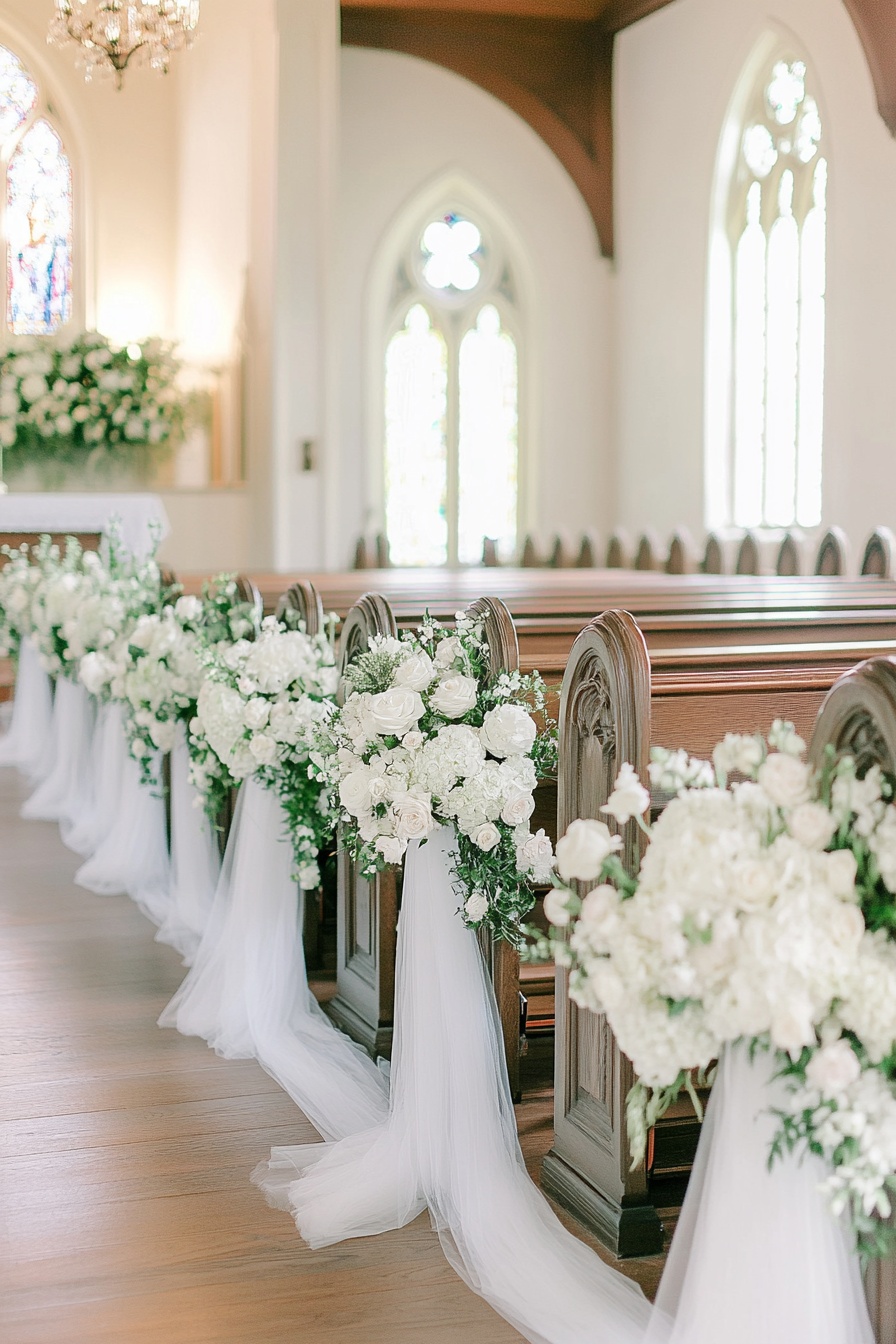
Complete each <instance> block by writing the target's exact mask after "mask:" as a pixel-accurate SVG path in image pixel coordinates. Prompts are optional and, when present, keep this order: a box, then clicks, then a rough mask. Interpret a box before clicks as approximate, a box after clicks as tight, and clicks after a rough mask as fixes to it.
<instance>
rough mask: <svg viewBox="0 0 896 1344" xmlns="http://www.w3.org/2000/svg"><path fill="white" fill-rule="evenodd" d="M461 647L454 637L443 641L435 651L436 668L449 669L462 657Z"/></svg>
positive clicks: (451, 636)
mask: <svg viewBox="0 0 896 1344" xmlns="http://www.w3.org/2000/svg"><path fill="white" fill-rule="evenodd" d="M463 652H464V649H463V645H462V644H461V642H460V640H459V639H458V638H457V636H456V635H449V636H448V638H447V639H443V640H442V641H441V642H440V644H439V646H438V648H437V649H436V667H451V666H452V665H453V664H454V663H455V662H456V661H457V659H458V658H462V657H463Z"/></svg>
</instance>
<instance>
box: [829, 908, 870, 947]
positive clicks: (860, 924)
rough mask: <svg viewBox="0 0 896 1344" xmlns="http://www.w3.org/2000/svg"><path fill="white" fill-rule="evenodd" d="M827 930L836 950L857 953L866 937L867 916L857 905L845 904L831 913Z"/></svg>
mask: <svg viewBox="0 0 896 1344" xmlns="http://www.w3.org/2000/svg"><path fill="white" fill-rule="evenodd" d="M827 928H828V932H829V934H830V938H831V942H832V943H833V945H834V947H835V948H838V949H842V950H843V951H846V952H855V951H856V950H857V949H858V946H859V943H860V942H861V941H862V939H863V938H864V936H865V916H864V915H863V914H862V912H861V910H860V909H859V907H858V906H857V905H851V904H848V903H846V902H843V903H841V904H838V905H836V906H835V907H834V909H833V910H831V911H830V913H829V915H828V918H827Z"/></svg>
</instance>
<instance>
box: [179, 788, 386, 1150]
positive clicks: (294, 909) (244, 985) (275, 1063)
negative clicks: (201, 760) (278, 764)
mask: <svg viewBox="0 0 896 1344" xmlns="http://www.w3.org/2000/svg"><path fill="white" fill-rule="evenodd" d="M285 823H286V818H285V814H284V812H283V809H282V807H281V805H280V801H279V799H278V798H277V796H276V794H274V793H272V792H271V791H270V790H267V789H265V788H263V787H262V786H261V785H260V784H259V783H258V782H257V780H254V779H248V780H247V781H246V782H245V783H244V784H243V785H242V787H241V789H240V795H239V799H238V801H237V806H236V812H235V815H234V820H233V826H232V828H231V832H230V836H229V839H228V843H227V850H226V853H225V856H224V864H223V867H222V869H221V876H220V880H219V882H218V888H217V891H216V893H215V899H214V903H213V905H212V909H211V912H210V915H209V918H208V922H207V924H206V929H205V933H204V935H203V938H202V941H201V943H200V945H199V949H198V951H197V953H196V956H195V959H194V962H193V967H192V969H191V970H190V972H189V974H188V975H187V978H186V980H185V981H184V983H183V985H182V986H181V988H180V989H179V990H178V992H177V994H176V995H175V996H174V998H173V999H172V1001H171V1003H170V1004H169V1005H168V1007H167V1008H166V1009H165V1011H164V1013H163V1014H162V1016H161V1018H160V1019H159V1022H160V1025H161V1026H171V1027H176V1028H177V1029H178V1030H179V1031H181V1032H183V1033H184V1035H187V1036H201V1037H202V1038H203V1039H205V1040H206V1041H208V1043H209V1045H210V1046H212V1047H213V1048H214V1049H215V1050H216V1051H217V1052H218V1053H219V1054H221V1055H224V1056H226V1057H228V1058H252V1057H254V1058H255V1059H257V1060H258V1061H259V1063H260V1064H261V1065H262V1066H263V1067H264V1068H265V1069H267V1071H268V1072H269V1073H270V1074H271V1075H272V1077H274V1078H275V1079H276V1080H277V1082H278V1083H279V1084H280V1086H281V1087H282V1088H283V1089H284V1090H285V1091H286V1092H287V1093H288V1094H289V1095H290V1096H291V1097H292V1098H293V1100H294V1101H295V1102H296V1104H297V1105H298V1106H299V1107H300V1108H301V1109H302V1110H303V1111H304V1112H305V1114H306V1115H307V1117H308V1119H309V1120H310V1121H311V1122H312V1124H313V1125H314V1126H315V1128H316V1129H318V1130H319V1132H320V1133H321V1134H322V1135H324V1137H325V1138H341V1137H343V1136H344V1135H346V1134H352V1133H355V1132H357V1131H358V1130H362V1129H365V1128H369V1127H370V1126H371V1125H374V1124H376V1123H377V1121H378V1120H380V1119H382V1118H383V1117H384V1116H385V1114H386V1111H387V1106H388V1100H387V1085H386V1081H385V1079H384V1078H383V1076H382V1074H381V1073H380V1071H379V1070H378V1069H377V1068H376V1066H375V1065H374V1064H373V1062H372V1061H371V1060H370V1059H369V1058H368V1057H367V1055H366V1054H365V1053H364V1052H363V1050H361V1049H360V1047H358V1046H356V1045H355V1044H354V1043H353V1042H351V1041H350V1040H349V1039H348V1037H346V1036H344V1035H343V1034H342V1033H341V1032H340V1031H337V1030H336V1028H335V1027H334V1026H333V1025H332V1023H331V1022H330V1021H329V1019H328V1018H326V1017H325V1016H324V1014H323V1013H322V1012H321V1009H320V1007H319V1006H318V1004H317V1001H316V1000H315V998H314V996H313V994H312V993H311V991H310V989H309V988H308V981H307V978H306V973H305V958H304V952H303V948H302V915H303V910H302V904H303V903H302V896H301V892H300V891H299V889H298V887H297V885H296V883H295V881H294V879H293V876H292V869H293V858H292V848H291V846H290V844H289V841H288V839H287V836H286V830H285Z"/></svg>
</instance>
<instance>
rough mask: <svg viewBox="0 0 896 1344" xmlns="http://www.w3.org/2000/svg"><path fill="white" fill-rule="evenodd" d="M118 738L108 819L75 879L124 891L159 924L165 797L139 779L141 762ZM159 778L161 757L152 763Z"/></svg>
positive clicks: (166, 888)
mask: <svg viewBox="0 0 896 1344" xmlns="http://www.w3.org/2000/svg"><path fill="white" fill-rule="evenodd" d="M120 742H121V743H124V751H123V752H121V748H120V747H119V752H120V762H121V773H120V776H119V788H118V795H117V797H116V799H115V810H114V813H113V819H112V823H111V825H110V826H109V829H108V830H107V832H106V834H105V836H104V837H103V838H102V840H101V841H100V844H99V846H98V848H97V849H96V851H95V852H94V854H93V855H92V856H91V858H89V859H88V860H87V862H86V863H84V864H82V866H81V867H80V868H79V869H78V871H77V873H76V874H75V881H76V882H77V883H78V885H79V886H82V887H86V888H87V890H88V891H95V892H96V893H97V894H98V895H100V896H112V895H116V894H119V893H125V894H127V895H128V896H130V897H131V898H132V899H133V900H134V901H136V903H137V905H139V907H140V909H141V910H142V911H143V913H144V914H145V915H146V917H147V918H148V919H150V920H152V922H153V923H154V924H162V923H163V922H164V920H165V918H166V916H167V913H168V903H169V900H170V894H169V893H170V881H171V874H170V860H169V857H168V824H167V818H166V815H165V799H164V796H163V793H162V789H161V787H160V786H156V785H152V784H144V783H143V782H142V778H141V772H140V766H139V765H138V763H137V762H136V761H135V760H134V759H133V757H132V756H130V754H128V752H127V744H126V742H125V741H124V734H123V732H122V733H121V735H120ZM151 764H152V771H153V777H154V778H155V779H159V778H160V774H161V757H159V758H157V759H156V760H154V761H153V762H152V763H151Z"/></svg>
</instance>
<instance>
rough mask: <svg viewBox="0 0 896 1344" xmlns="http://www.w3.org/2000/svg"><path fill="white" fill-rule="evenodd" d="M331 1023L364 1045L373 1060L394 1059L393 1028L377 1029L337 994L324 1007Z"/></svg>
mask: <svg viewBox="0 0 896 1344" xmlns="http://www.w3.org/2000/svg"><path fill="white" fill-rule="evenodd" d="M322 1006H323V1010H324V1012H325V1013H326V1014H327V1017H329V1019H330V1020H331V1022H333V1023H335V1025H336V1026H337V1027H338V1028H339V1030H340V1031H344V1032H345V1034H346V1036H350V1037H351V1038H352V1040H353V1041H357V1042H358V1044H359V1045H363V1047H364V1049H365V1050H366V1051H367V1053H368V1054H369V1055H370V1056H371V1058H373V1059H391V1058H392V1035H393V1031H392V1028H391V1027H375V1026H373V1025H372V1024H371V1023H370V1022H368V1021H367V1019H366V1018H365V1017H363V1016H362V1015H361V1014H360V1013H359V1012H358V1011H357V1010H356V1009H355V1008H353V1007H352V1005H351V1004H350V1003H346V1001H345V999H341V998H340V997H339V995H338V994H337V995H336V997H335V998H333V999H330V1001H329V1003H325V1004H323V1005H322Z"/></svg>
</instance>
